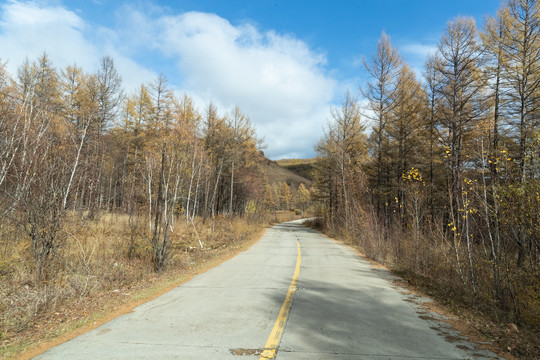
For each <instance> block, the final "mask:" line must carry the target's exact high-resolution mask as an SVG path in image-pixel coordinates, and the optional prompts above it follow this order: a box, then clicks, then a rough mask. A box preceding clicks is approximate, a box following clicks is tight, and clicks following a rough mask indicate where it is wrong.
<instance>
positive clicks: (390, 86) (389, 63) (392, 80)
mask: <svg viewBox="0 0 540 360" xmlns="http://www.w3.org/2000/svg"><path fill="white" fill-rule="evenodd" d="M401 62H402V61H401V58H400V56H399V53H398V51H397V49H395V48H393V47H392V44H391V42H390V37H389V36H387V35H386V33H384V32H383V33H382V36H381V38H380V40H379V42H378V43H377V51H376V53H375V54H374V55H372V56H371V61H369V62H368V61H367V60H365V59H364V67H365V69H366V70H367V72H368V74H369V76H370V77H371V81H370V82H369V83H368V84H367V87H366V88H365V89H364V90H363V91H362V92H363V94H364V96H365V98H366V99H367V100H368V108H367V109H366V117H367V118H368V119H370V120H371V121H372V122H373V132H372V136H373V137H374V138H375V141H374V142H375V144H374V146H375V149H374V150H373V153H374V161H375V167H376V183H375V197H376V198H375V201H376V204H377V210H378V212H381V210H382V206H381V205H382V203H383V202H384V200H385V199H384V198H385V197H387V195H388V194H386V193H387V189H384V190H383V188H384V187H387V186H388V184H386V186H384V184H383V182H384V178H383V177H384V176H386V177H387V178H388V177H389V176H388V174H385V169H384V163H383V161H384V160H385V159H384V157H385V154H387V151H388V149H387V143H388V138H387V134H386V126H387V123H388V121H389V119H390V114H391V112H392V109H393V107H394V101H393V100H394V98H395V93H396V91H397V82H398V78H399V69H400V68H401ZM386 160H388V159H386Z"/></svg>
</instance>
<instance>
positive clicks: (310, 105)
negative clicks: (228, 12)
mask: <svg viewBox="0 0 540 360" xmlns="http://www.w3.org/2000/svg"><path fill="white" fill-rule="evenodd" d="M156 26H157V27H159V28H160V30H159V31H158V33H159V34H160V36H161V38H160V44H159V46H160V48H161V49H162V50H163V51H164V52H168V53H169V54H171V55H174V56H176V57H177V59H178V60H177V61H178V68H179V71H180V72H181V73H182V74H183V76H184V77H185V83H184V86H185V87H186V89H188V93H189V92H196V93H198V94H199V95H200V96H202V97H203V98H204V97H205V95H206V96H210V98H208V97H207V98H206V99H207V101H210V100H217V101H218V102H219V103H221V104H223V105H224V106H226V107H228V108H231V107H232V106H234V105H238V106H240V107H241V108H242V109H243V110H244V111H245V112H246V113H247V114H248V115H249V116H250V117H251V119H252V121H253V123H254V124H255V126H256V128H257V130H258V132H259V134H260V135H262V136H264V137H265V140H266V143H267V145H268V149H267V150H266V152H267V153H268V154H269V155H270V156H272V157H283V156H289V157H290V156H292V155H291V154H293V153H296V154H303V155H306V154H308V153H309V154H312V153H313V152H312V149H313V145H314V144H315V143H316V142H317V141H318V139H319V138H320V135H321V127H322V125H323V124H324V123H325V118H326V117H327V114H328V104H329V103H330V102H331V101H332V99H333V96H334V90H335V88H336V82H335V81H334V80H333V79H331V78H329V77H328V76H326V75H325V74H324V68H323V67H324V65H325V61H326V59H325V57H324V56H323V55H321V54H318V53H315V52H313V51H311V50H310V49H309V48H308V46H307V45H306V44H305V43H303V42H301V41H299V40H297V39H295V38H294V37H292V36H287V35H285V36H283V35H278V34H276V33H275V32H272V31H269V32H260V31H259V30H257V29H256V28H255V27H254V26H252V25H240V26H233V25H232V24H230V23H229V22H228V21H227V20H225V19H223V18H221V17H219V16H217V15H213V14H206V13H195V12H191V13H185V14H182V15H179V16H167V17H163V18H160V19H157V20H156ZM299 139H301V140H299Z"/></svg>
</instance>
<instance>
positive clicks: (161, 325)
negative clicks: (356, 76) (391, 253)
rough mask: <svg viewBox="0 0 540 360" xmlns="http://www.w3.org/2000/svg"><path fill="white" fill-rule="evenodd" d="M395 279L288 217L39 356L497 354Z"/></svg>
mask: <svg viewBox="0 0 540 360" xmlns="http://www.w3.org/2000/svg"><path fill="white" fill-rule="evenodd" d="M392 280H393V277H392V276H391V275H390V274H389V273H387V272H386V271H384V270H381V269H376V268H373V267H372V266H371V265H370V264H369V263H368V262H366V261H365V260H363V259H362V258H360V257H359V256H357V255H356V254H355V252H354V251H352V250H351V249H350V248H348V247H346V246H343V245H340V244H337V243H336V242H334V241H332V240H330V239H328V238H327V237H325V236H323V235H321V234H319V233H317V232H316V231H314V230H311V229H307V228H305V227H303V226H301V225H300V224H299V223H298V222H290V223H284V224H280V225H277V226H275V227H273V228H272V229H269V230H268V231H267V233H266V234H265V236H264V237H263V238H262V239H261V240H260V241H259V242H258V243H257V244H255V245H254V246H252V247H251V248H250V249H249V250H248V251H245V252H243V253H241V254H239V255H238V256H236V257H235V258H233V259H231V260H229V261H227V262H225V263H223V264H222V265H220V266H218V267H216V268H213V269H211V270H209V271H207V272H206V273H204V274H201V275H198V276H196V277H194V278H193V279H192V280H191V281H189V282H187V283H185V284H184V285H182V286H179V287H177V288H175V289H174V290H172V291H170V292H168V293H166V294H165V295H163V296H160V297H159V298H157V299H155V300H153V301H151V302H148V303H146V304H144V305H141V306H139V307H137V308H136V309H135V310H134V311H133V312H132V313H129V314H126V315H123V316H120V317H118V318H116V319H114V320H112V321H110V322H108V323H106V324H104V325H102V326H100V327H98V328H97V329H95V330H93V331H90V332H88V333H86V334H84V335H82V336H79V337H77V338H75V339H73V340H71V341H68V342H66V343H64V344H62V345H59V346H57V347H54V348H52V349H49V350H48V351H47V352H45V353H43V354H41V355H39V356H37V357H36V358H35V359H92V360H96V359H197V360H200V359H219V360H221V359H236V360H242V359H246V360H247V359H265V358H276V359H280V360H286V359H295V360H297V359H298V360H302V359H310V360H313V359H339V360H342V359H377V360H380V359H472V358H476V357H478V356H480V355H482V356H483V358H486V357H487V358H495V355H494V354H492V353H489V352H486V351H484V350H479V349H477V348H476V346H475V345H474V344H471V343H469V342H467V341H466V340H465V339H463V338H461V337H460V336H459V334H458V333H457V332H455V331H454V330H452V329H451V328H450V327H449V325H447V324H446V323H444V322H442V321H441V320H440V319H441V316H440V315H437V314H432V313H429V312H427V311H426V310H424V309H423V308H422V307H421V303H422V302H423V301H426V299H422V298H419V297H417V296H415V295H411V294H407V293H406V291H404V290H403V289H400V288H399V287H397V286H396V285H394V284H393V283H392ZM265 347H266V350H265Z"/></svg>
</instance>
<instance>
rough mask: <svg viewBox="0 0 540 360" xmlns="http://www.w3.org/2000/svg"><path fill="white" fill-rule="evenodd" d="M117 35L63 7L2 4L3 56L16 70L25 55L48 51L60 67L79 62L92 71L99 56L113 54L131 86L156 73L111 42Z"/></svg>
mask: <svg viewBox="0 0 540 360" xmlns="http://www.w3.org/2000/svg"><path fill="white" fill-rule="evenodd" d="M96 33H99V34H100V35H102V36H100V40H99V41H97V42H94V41H93V40H92V35H91V34H96ZM102 39H107V40H105V41H104V40H102ZM114 39H115V34H114V32H113V31H111V30H109V29H102V28H97V27H93V26H91V25H90V24H88V23H87V22H85V21H84V20H83V19H82V18H81V17H80V16H79V15H77V14H76V13H75V12H73V11H70V10H68V9H66V8H63V7H58V6H57V7H51V6H46V5H40V4H39V3H36V2H23V1H10V2H8V3H5V4H3V5H1V6H0V49H2V51H1V52H0V58H2V60H3V61H6V60H7V61H8V65H7V66H8V70H9V71H10V72H11V73H12V74H16V73H17V68H18V67H19V66H20V65H21V64H22V63H23V62H24V61H25V59H29V60H30V61H33V60H35V59H36V58H38V57H39V56H40V55H41V54H42V53H43V52H46V53H47V55H48V56H49V57H50V58H51V60H52V61H53V63H54V65H55V66H56V67H57V68H59V69H62V68H64V67H66V66H68V65H73V64H74V63H76V64H77V65H78V66H81V67H82V68H83V69H84V70H85V71H88V72H93V71H96V70H97V67H98V64H99V59H100V58H101V57H102V56H104V55H110V56H112V57H113V59H114V61H115V64H116V67H117V69H118V72H119V73H120V75H121V76H122V78H123V80H124V86H125V88H126V89H127V90H132V89H135V88H136V87H137V86H139V85H140V84H141V83H142V82H143V81H148V80H150V79H152V78H153V77H155V73H154V72H153V71H151V70H149V69H145V68H144V67H142V66H140V65H138V64H137V63H136V62H135V61H133V60H132V59H130V58H129V57H127V56H125V55H123V54H122V53H119V52H118V51H117V50H116V46H115V45H114V43H112V42H111V41H113V40H114Z"/></svg>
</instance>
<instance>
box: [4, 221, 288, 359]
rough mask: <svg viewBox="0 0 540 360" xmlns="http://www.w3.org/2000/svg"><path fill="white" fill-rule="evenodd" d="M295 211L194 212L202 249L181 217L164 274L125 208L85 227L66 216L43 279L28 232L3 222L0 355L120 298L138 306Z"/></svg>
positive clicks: (111, 311)
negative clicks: (210, 215)
mask: <svg viewBox="0 0 540 360" xmlns="http://www.w3.org/2000/svg"><path fill="white" fill-rule="evenodd" d="M294 218H297V217H296V216H295V215H294V214H292V213H290V212H279V213H276V214H265V215H257V216H253V217H251V218H249V219H244V218H217V219H215V220H214V221H213V220H211V219H207V221H206V222H203V221H202V219H196V221H195V226H196V227H197V231H198V233H199V236H200V239H201V241H202V243H203V244H204V249H201V248H200V247H199V243H198V240H197V237H196V235H195V231H194V230H193V226H192V225H191V223H189V224H187V223H186V222H185V220H184V221H182V220H178V221H176V223H175V224H174V226H173V231H172V233H171V235H170V244H171V246H170V254H169V257H168V261H167V265H166V269H165V270H164V271H162V272H161V273H155V272H154V271H153V268H152V263H151V251H150V246H149V244H148V242H147V240H145V238H144V236H142V231H141V229H144V227H145V226H147V225H146V223H144V222H143V221H138V222H137V223H136V226H133V221H132V222H131V223H130V221H129V218H128V216H126V215H123V214H112V215H111V214H104V215H102V216H101V217H99V218H98V219H95V220H93V221H88V222H87V223H86V224H85V225H84V226H83V227H82V228H80V226H79V225H80V224H76V223H73V224H71V225H70V224H69V223H68V222H67V223H68V225H67V229H66V230H67V231H68V232H69V231H70V230H71V231H73V233H72V234H71V236H69V238H67V239H66V240H65V241H64V242H63V246H62V247H61V248H60V249H59V251H58V253H57V254H56V256H55V258H54V261H53V262H52V263H51V265H50V267H49V269H48V270H49V271H48V278H47V279H46V280H45V281H43V280H41V281H38V280H36V276H35V274H34V265H33V258H32V256H31V249H30V244H29V241H28V240H27V239H25V236H24V234H17V233H15V232H14V231H13V229H7V228H2V229H0V231H1V233H0V241H1V243H0V246H1V253H0V277H1V281H0V342H1V344H0V345H1V347H0V358H1V359H7V358H14V357H17V358H18V357H20V356H21V352H24V351H28V350H29V349H30V350H32V349H34V352H35V351H36V350H35V349H36V348H37V349H40V348H42V347H43V346H46V345H43V344H44V343H45V344H46V343H49V342H51V341H52V343H51V344H54V343H55V341H56V342H58V341H59V340H58V339H66V335H65V334H66V333H71V332H73V331H74V330H76V329H78V328H81V327H88V326H90V327H91V326H93V325H94V324H98V323H100V322H102V321H104V320H107V319H109V318H111V316H112V317H114V316H115V315H117V314H118V307H119V306H120V305H123V306H124V307H127V308H130V307H133V306H134V305H136V304H138V303H141V302H144V301H146V300H148V299H150V298H152V297H155V296H156V294H160V293H162V292H163V291H166V290H167V289H170V288H171V287H173V286H177V285H178V284H179V283H182V282H183V281H186V280H187V279H189V278H190V277H191V276H193V275H194V274H196V273H198V272H201V271H203V270H204V269H206V268H208V267H211V266H214V265H216V264H218V263H219V262H220V261H223V260H225V259H227V258H229V257H231V256H233V255H234V254H236V253H237V252H239V251H242V250H243V249H246V248H247V246H249V245H250V244H252V243H253V242H254V241H255V240H256V239H258V238H259V237H260V235H261V233H262V231H263V230H264V229H265V227H266V226H267V224H269V223H273V222H281V221H287V220H292V219H294ZM130 224H131V225H130ZM134 229H136V230H134ZM137 229H138V230H137ZM96 326H97V325H96ZM75 333H76V332H75ZM68 337H69V336H68ZM55 339H57V340H55Z"/></svg>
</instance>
